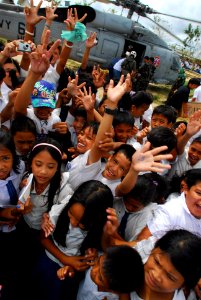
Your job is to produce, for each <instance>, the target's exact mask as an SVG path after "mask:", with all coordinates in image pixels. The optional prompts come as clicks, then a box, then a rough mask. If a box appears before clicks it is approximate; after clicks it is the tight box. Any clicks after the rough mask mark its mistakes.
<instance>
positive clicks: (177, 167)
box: [167, 148, 201, 179]
mask: <svg viewBox="0 0 201 300" xmlns="http://www.w3.org/2000/svg"><path fill="white" fill-rule="evenodd" d="M171 167H172V168H171V170H170V171H169V173H168V176H167V177H168V178H170V179H171V178H172V177H173V176H174V175H178V176H181V175H182V174H183V173H184V172H186V171H188V170H191V169H199V168H201V160H199V161H198V162H197V163H196V164H195V165H193V166H191V164H190V162H189V160H188V148H186V149H185V151H184V153H182V154H181V155H179V156H178V159H177V161H176V162H175V163H174V164H172V166H171Z"/></svg>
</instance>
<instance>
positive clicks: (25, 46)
mask: <svg viewBox="0 0 201 300" xmlns="http://www.w3.org/2000/svg"><path fill="white" fill-rule="evenodd" d="M18 51H21V52H31V46H30V44H29V43H25V42H19V45H18Z"/></svg>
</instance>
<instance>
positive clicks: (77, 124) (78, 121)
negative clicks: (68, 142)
mask: <svg viewBox="0 0 201 300" xmlns="http://www.w3.org/2000/svg"><path fill="white" fill-rule="evenodd" d="M85 123H86V120H85V118H84V117H80V116H76V117H75V120H74V122H73V127H74V129H75V132H76V134H77V135H78V134H79V133H80V132H81V130H82V128H83V127H84V125H85Z"/></svg>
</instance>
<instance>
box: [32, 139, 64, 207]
mask: <svg viewBox="0 0 201 300" xmlns="http://www.w3.org/2000/svg"><path fill="white" fill-rule="evenodd" d="M42 143H45V144H49V145H42ZM37 145H38V146H37ZM51 145H53V146H55V147H57V148H58V149H59V151H60V152H61V153H60V152H59V151H58V150H57V149H55V148H54V147H51ZM36 146H37V147H36ZM41 151H47V152H48V153H49V154H50V155H51V156H52V158H53V159H54V160H56V162H57V163H58V167H57V171H56V173H55V174H54V176H53V178H52V179H51V181H50V187H49V190H48V199H47V202H48V211H49V210H50V209H51V207H52V205H53V201H54V196H55V195H56V193H57V192H58V191H59V188H60V185H61V178H62V174H61V164H62V154H63V150H62V147H61V145H60V144H59V143H58V142H57V141H56V140H54V139H52V138H45V139H42V140H40V142H36V144H35V145H34V146H33V149H32V151H31V152H30V155H29V158H28V169H29V172H30V173H31V172H32V170H31V165H32V161H33V159H34V157H35V156H36V155H37V154H39V153H40V152H41Z"/></svg>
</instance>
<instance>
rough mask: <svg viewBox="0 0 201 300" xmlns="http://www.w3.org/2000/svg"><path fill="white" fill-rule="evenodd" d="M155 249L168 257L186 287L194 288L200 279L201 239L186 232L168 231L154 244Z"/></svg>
mask: <svg viewBox="0 0 201 300" xmlns="http://www.w3.org/2000/svg"><path fill="white" fill-rule="evenodd" d="M155 248H160V249H161V250H162V251H163V252H164V253H165V254H167V255H168V257H169V259H170V261H171V263H172V264H173V266H174V267H175V268H176V270H177V271H178V272H179V273H180V274H181V275H182V276H183V277H184V284H185V285H186V287H187V288H194V287H195V285H196V284H197V282H198V280H199V279H200V277H201V256H200V253H201V238H200V237H198V236H196V235H195V234H193V233H191V232H189V231H187V230H183V229H179V230H170V231H169V232H167V233H166V234H165V235H164V236H163V237H162V238H160V239H159V240H158V241H157V242H156V244H155Z"/></svg>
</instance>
